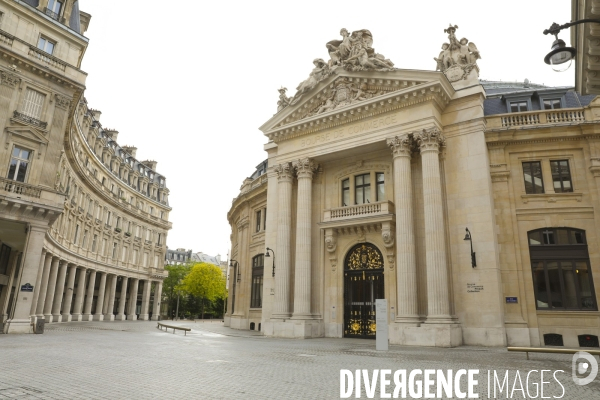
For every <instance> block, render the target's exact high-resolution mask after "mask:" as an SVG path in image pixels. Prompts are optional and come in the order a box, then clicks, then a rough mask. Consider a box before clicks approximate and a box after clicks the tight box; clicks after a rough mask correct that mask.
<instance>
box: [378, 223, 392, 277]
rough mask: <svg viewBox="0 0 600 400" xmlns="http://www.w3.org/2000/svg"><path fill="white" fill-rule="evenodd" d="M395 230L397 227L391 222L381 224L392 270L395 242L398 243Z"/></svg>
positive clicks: (382, 236) (382, 235)
mask: <svg viewBox="0 0 600 400" xmlns="http://www.w3.org/2000/svg"><path fill="white" fill-rule="evenodd" d="M394 230H395V227H394V226H393V225H392V224H391V223H389V222H384V223H383V224H382V225H381V238H382V239H383V244H384V245H385V250H386V256H387V261H388V266H389V268H390V270H393V269H394V260H395V257H394V244H395V243H396V241H395V236H394Z"/></svg>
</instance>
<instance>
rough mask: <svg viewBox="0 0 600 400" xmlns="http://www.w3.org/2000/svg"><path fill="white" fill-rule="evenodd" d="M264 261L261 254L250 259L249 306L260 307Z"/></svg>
mask: <svg viewBox="0 0 600 400" xmlns="http://www.w3.org/2000/svg"><path fill="white" fill-rule="evenodd" d="M264 263H265V258H264V255H262V254H259V255H257V256H256V257H254V258H253V259H252V288H251V289H252V290H251V295H250V308H261V307H262V289H263V275H264V265H265V264H264Z"/></svg>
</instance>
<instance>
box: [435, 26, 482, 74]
mask: <svg viewBox="0 0 600 400" xmlns="http://www.w3.org/2000/svg"><path fill="white" fill-rule="evenodd" d="M457 29H458V26H457V25H450V26H449V27H448V28H447V29H444V33H447V34H448V42H449V43H444V44H443V45H442V51H441V52H440V54H439V56H438V57H437V58H436V57H434V58H433V59H434V60H435V62H436V63H437V67H436V71H442V72H443V73H444V74H445V75H446V77H447V78H448V80H449V81H450V82H457V81H460V80H462V79H467V77H468V76H469V74H470V73H471V71H472V70H473V69H476V70H477V71H479V68H478V67H477V60H478V59H480V58H481V55H480V54H479V50H478V49H477V46H475V43H473V42H469V40H468V39H467V38H462V39H460V41H459V40H458V39H457V38H456V35H455V33H456V30H457Z"/></svg>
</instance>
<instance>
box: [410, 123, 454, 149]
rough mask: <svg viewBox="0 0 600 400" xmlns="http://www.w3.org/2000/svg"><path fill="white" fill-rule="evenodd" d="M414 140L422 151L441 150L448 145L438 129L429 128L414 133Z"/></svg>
mask: <svg viewBox="0 0 600 400" xmlns="http://www.w3.org/2000/svg"><path fill="white" fill-rule="evenodd" d="M412 137H413V139H414V140H415V141H416V142H417V144H418V145H419V147H420V149H421V151H424V150H439V149H440V147H444V146H445V145H446V138H445V137H444V135H443V134H442V132H441V131H440V130H439V129H438V128H435V127H434V128H428V129H423V130H420V131H416V132H413V133H412Z"/></svg>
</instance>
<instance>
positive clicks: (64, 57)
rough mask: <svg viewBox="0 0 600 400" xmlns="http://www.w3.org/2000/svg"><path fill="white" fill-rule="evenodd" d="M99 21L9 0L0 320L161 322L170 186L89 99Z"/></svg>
mask: <svg viewBox="0 0 600 400" xmlns="http://www.w3.org/2000/svg"><path fill="white" fill-rule="evenodd" d="M90 18H91V16H90V15H89V14H86V13H84V12H82V11H80V10H79V2H78V1H77V0H75V1H74V0H65V1H62V2H60V1H54V0H39V1H38V0H22V1H2V2H0V53H1V55H2V57H1V58H2V60H3V62H2V64H1V65H0V136H1V137H2V143H3V146H2V150H0V322H1V323H2V329H1V330H0V331H2V332H5V333H6V332H8V333H11V332H32V330H33V326H34V323H35V322H36V321H41V320H44V321H45V322H46V323H50V322H61V321H63V322H64V321H91V320H92V319H93V320H100V321H102V320H109V321H112V320H114V319H117V320H123V319H129V320H131V319H136V318H138V317H139V318H140V319H144V320H147V319H148V318H149V317H150V315H152V318H153V319H154V318H157V316H158V311H157V310H158V309H159V305H160V297H161V290H162V289H161V288H162V280H163V279H164V278H165V276H166V274H165V272H164V266H163V260H164V255H165V251H166V247H165V244H166V236H167V232H168V230H169V229H170V228H171V223H170V222H169V220H168V218H169V212H170V210H171V208H170V207H169V205H168V195H169V191H168V189H167V187H166V181H165V177H164V176H162V175H160V174H159V173H158V172H156V162H155V161H138V160H137V159H136V150H137V149H136V148H135V147H132V146H129V147H128V146H120V145H119V144H118V143H117V137H118V132H117V131H116V130H111V129H106V128H103V126H102V124H101V123H100V114H101V113H100V111H97V110H93V109H90V108H89V107H88V105H87V102H86V100H85V99H84V97H83V94H84V89H85V79H86V73H85V72H84V71H82V70H81V69H80V66H81V61H82V57H83V55H84V53H85V50H86V48H87V45H88V39H87V38H86V37H85V36H84V34H85V31H86V29H87V26H88V24H89V21H90Z"/></svg>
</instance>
